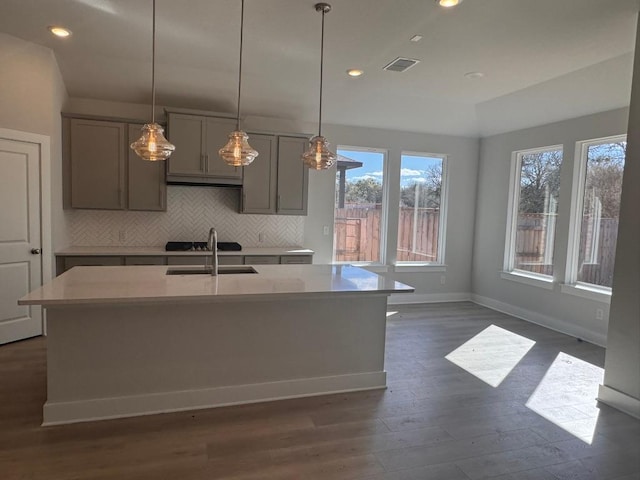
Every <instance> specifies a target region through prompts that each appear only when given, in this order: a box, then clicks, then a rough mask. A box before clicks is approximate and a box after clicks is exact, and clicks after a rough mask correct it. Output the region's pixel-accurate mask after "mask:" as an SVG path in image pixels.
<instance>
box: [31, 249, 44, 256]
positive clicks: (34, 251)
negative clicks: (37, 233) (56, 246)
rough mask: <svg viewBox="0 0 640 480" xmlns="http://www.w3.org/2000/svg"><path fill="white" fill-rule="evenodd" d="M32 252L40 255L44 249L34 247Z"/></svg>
mask: <svg viewBox="0 0 640 480" xmlns="http://www.w3.org/2000/svg"><path fill="white" fill-rule="evenodd" d="M31 253H32V254H33V255H40V253H42V250H40V249H39V248H32V249H31Z"/></svg>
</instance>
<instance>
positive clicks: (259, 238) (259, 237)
mask: <svg viewBox="0 0 640 480" xmlns="http://www.w3.org/2000/svg"><path fill="white" fill-rule="evenodd" d="M265 237H266V235H265V234H264V233H262V232H260V233H259V234H258V243H263V242H264V239H265Z"/></svg>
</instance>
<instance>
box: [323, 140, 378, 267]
mask: <svg viewBox="0 0 640 480" xmlns="http://www.w3.org/2000/svg"><path fill="white" fill-rule="evenodd" d="M338 151H347V152H349V151H351V152H369V153H380V154H382V155H383V158H382V206H381V213H380V245H379V248H380V251H379V252H378V258H379V260H378V261H336V259H335V258H336V250H335V249H336V242H335V208H336V207H335V203H334V206H333V225H334V226H333V232H334V240H333V242H332V247H331V250H332V251H331V257H332V258H331V263H332V264H335V265H355V266H360V267H361V266H375V267H382V266H386V258H387V237H388V210H389V149H387V148H375V147H357V146H353V145H336V153H337V152H338ZM337 173H338V170H337V168H336V175H337ZM336 180H337V177H336ZM334 184H335V182H334ZM334 198H335V195H334Z"/></svg>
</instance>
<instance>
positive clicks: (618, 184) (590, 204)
mask: <svg viewBox="0 0 640 480" xmlns="http://www.w3.org/2000/svg"><path fill="white" fill-rule="evenodd" d="M626 149H627V143H626V136H624V135H621V136H616V137H608V138H604V139H599V140H590V141H586V142H580V143H578V145H577V148H576V163H575V167H574V191H575V194H574V198H573V201H572V212H571V213H572V222H571V227H570V228H571V237H570V245H569V255H568V265H567V274H568V275H567V276H568V278H567V280H568V282H567V283H570V284H576V283H582V284H586V285H589V286H594V287H596V288H602V289H610V288H611V286H612V284H613V267H614V260H615V256H616V241H617V239H618V217H619V214H620V194H621V191H622V174H623V170H624V161H625V154H626Z"/></svg>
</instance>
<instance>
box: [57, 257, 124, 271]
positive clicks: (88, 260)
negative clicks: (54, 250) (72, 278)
mask: <svg viewBox="0 0 640 480" xmlns="http://www.w3.org/2000/svg"><path fill="white" fill-rule="evenodd" d="M123 264H124V261H123V258H122V257H112V256H104V257H98V256H96V257H89V256H83V257H65V258H64V270H65V271H66V270H69V269H70V268H73V267H84V266H100V267H106V266H119V265H123Z"/></svg>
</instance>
